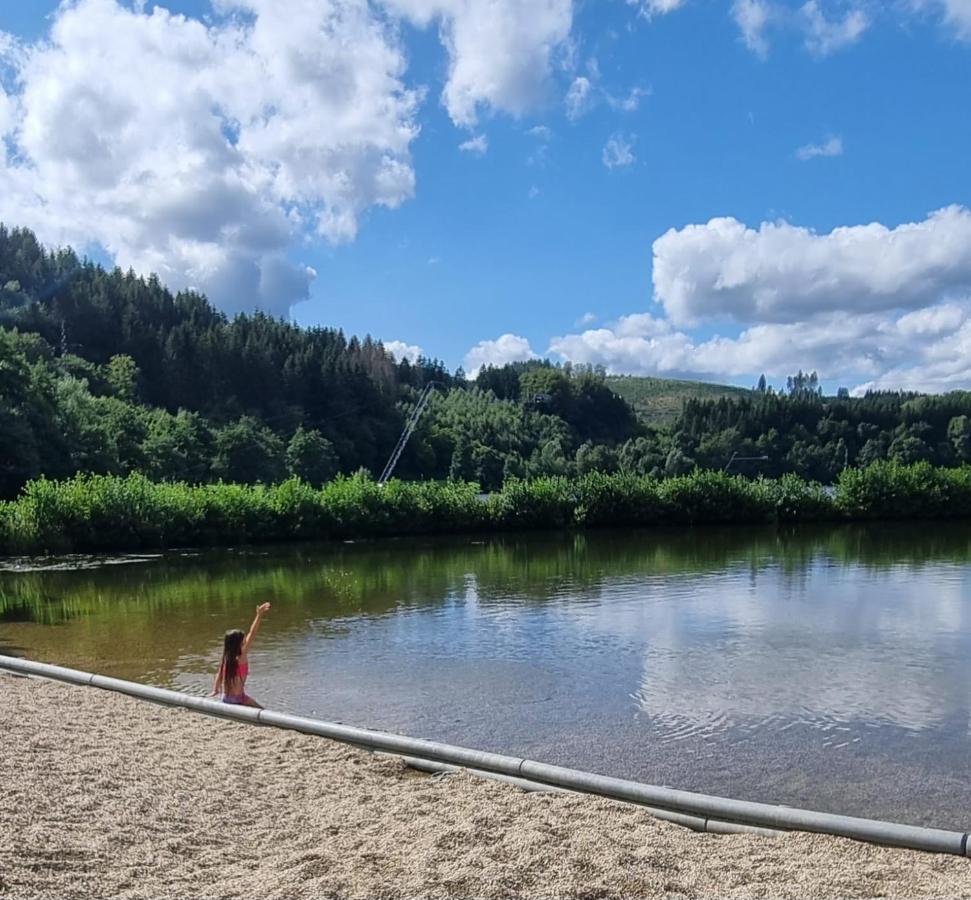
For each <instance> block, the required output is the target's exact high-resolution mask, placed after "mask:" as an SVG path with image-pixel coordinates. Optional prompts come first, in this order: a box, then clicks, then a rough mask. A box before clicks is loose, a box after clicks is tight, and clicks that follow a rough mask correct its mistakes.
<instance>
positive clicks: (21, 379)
mask: <svg viewBox="0 0 971 900" xmlns="http://www.w3.org/2000/svg"><path fill="white" fill-rule="evenodd" d="M429 383H434V385H435V395H434V396H433V398H432V400H431V402H430V404H429V408H428V411H427V412H426V414H425V416H424V417H423V418H422V420H421V422H420V423H419V426H418V428H417V430H416V432H415V434H414V436H413V437H412V439H411V441H410V442H409V444H408V447H407V448H406V450H405V453H404V454H403V456H402V457H401V460H400V462H399V464H398V468H397V469H396V472H395V474H396V475H398V476H399V477H401V478H403V479H408V480H423V479H426V480H441V479H452V480H461V481H472V482H476V483H478V484H479V485H480V486H481V487H482V488H484V489H486V490H496V489H498V488H500V487H501V486H502V485H503V483H504V482H506V481H507V480H509V479H510V478H535V477H540V476H562V477H579V476H583V475H586V474H588V473H591V472H605V473H613V472H620V473H628V474H634V475H646V476H651V477H654V478H663V477H673V476H679V475H684V474H687V473H689V472H691V471H693V470H694V469H696V468H699V469H726V468H728V469H729V470H730V471H731V472H732V473H738V474H742V475H749V476H754V475H759V474H763V475H770V476H779V475H782V474H785V473H795V474H797V475H799V476H800V477H802V478H805V479H810V480H814V481H820V482H823V483H833V482H834V481H835V479H836V478H837V476H838V475H839V473H840V472H841V471H842V470H843V469H845V468H847V467H852V466H866V465H868V464H870V463H872V462H874V461H878V460H888V461H891V462H894V463H899V464H910V463H914V462H922V461H924V462H929V463H932V464H934V465H937V466H944V467H949V466H956V465H961V464H964V463H967V462H971V393H969V392H964V391H956V392H952V393H949V394H944V395H933V396H928V395H921V394H917V393H907V392H873V393H868V394H867V395H866V396H864V397H850V396H849V394H848V392H847V391H845V390H842V389H841V390H840V391H839V392H838V393H837V396H835V397H825V396H823V394H822V391H821V390H820V387H819V380H818V377H817V375H816V373H808V374H807V373H802V372H799V373H798V374H797V375H795V376H793V377H792V378H790V379H789V382H788V384H787V386H786V389H785V390H782V391H778V392H777V391H773V390H772V389H771V388H769V387H767V385H766V383H765V379H764V378H762V379H760V381H759V384H758V385H757V386H756V387H755V389H753V390H752V391H750V392H747V393H745V394H743V395H740V396H723V397H719V398H717V399H689V400H686V401H685V402H684V405H683V408H682V411H681V413H680V415H679V416H678V417H677V418H676V420H675V421H674V422H673V423H672V424H671V425H670V426H665V427H651V426H648V425H646V424H644V423H643V422H641V421H639V420H638V418H637V415H636V413H635V412H634V410H633V408H632V407H631V406H630V405H629V404H628V403H627V402H626V401H625V400H623V399H622V398H621V397H620V396H618V395H617V394H615V393H614V392H613V391H611V389H610V388H609V387H608V385H607V383H606V381H605V373H604V371H603V370H598V369H593V368H590V367H582V366H580V367H574V366H570V365H562V366H560V365H552V364H551V363H550V362H548V361H532V362H525V363H514V364H510V365H505V366H499V367H486V368H484V369H482V370H481V371H480V372H479V373H478V374H477V376H476V378H475V379H471V380H470V379H467V378H466V377H465V374H464V373H463V372H462V371H461V370H456V371H455V372H449V371H448V369H447V368H446V367H445V365H444V364H443V363H441V362H440V361H437V360H433V359H425V358H420V359H418V360H417V361H415V362H411V361H409V360H407V359H402V360H395V359H394V358H393V357H392V356H391V354H389V353H388V352H387V351H386V350H385V348H384V347H383V345H382V344H381V343H380V341H376V340H373V339H372V338H370V337H365V338H364V339H358V338H356V337H350V338H348V337H346V336H345V335H344V334H343V333H342V332H341V331H340V330H338V329H332V328H301V327H298V326H296V325H294V324H292V323H290V322H286V321H283V320H279V319H274V318H271V317H269V316H266V315H264V314H261V313H255V314H252V315H237V316H235V317H233V318H228V317H227V316H226V315H224V314H223V313H221V312H219V311H218V310H217V309H215V308H214V307H213V306H212V305H211V304H210V303H209V302H208V301H207V300H206V298H205V297H203V296H201V295H200V294H197V293H195V292H193V291H183V292H178V293H172V292H171V291H169V290H168V289H167V288H165V287H164V286H163V285H162V284H161V283H160V282H159V280H158V279H157V278H155V277H154V276H151V277H148V278H143V277H139V276H136V275H135V274H134V273H132V272H123V271H121V270H120V269H113V270H106V269H104V268H103V267H101V266H99V265H96V264H95V263H93V262H91V261H88V260H82V259H80V258H79V257H78V256H77V254H76V253H75V252H74V251H73V250H70V249H61V250H55V251H49V250H47V249H45V248H44V247H43V246H42V245H41V244H40V243H39V242H38V241H37V239H36V237H35V236H34V235H33V234H32V233H31V232H30V231H29V230H26V229H8V228H6V227H4V226H3V225H0V497H13V496H15V495H16V494H17V493H18V492H19V491H20V490H21V489H22V487H23V486H24V484H26V483H27V482H28V481H29V480H31V479H33V478H37V477H39V476H47V477H50V478H66V477H69V476H72V475H74V474H75V473H77V472H87V473H94V474H106V475H120V476H125V475H128V474H130V473H134V472H138V473H143V474H145V475H146V476H148V477H149V478H151V479H153V480H156V481H163V482H175V481H183V482H187V483H190V484H204V483H210V482H216V481H220V480H222V481H227V482H230V481H234V482H247V483H253V482H264V483H277V482H280V481H282V480H284V479H285V478H287V477H290V476H298V477H299V478H301V479H303V480H304V481H306V482H308V483H310V484H312V485H319V484H322V483H324V482H326V481H328V480H330V479H331V478H333V477H334V476H335V475H336V474H338V473H345V474H349V473H352V472H355V471H358V470H361V469H364V470H367V471H370V472H371V473H377V472H379V471H380V470H381V468H382V467H383V465H384V463H385V461H386V459H387V458H388V455H389V454H390V452H391V450H392V448H393V446H394V444H395V442H396V440H397V438H398V435H399V434H400V433H401V429H402V427H403V425H404V422H405V420H406V417H407V415H408V413H409V411H410V410H411V408H412V407H413V405H414V403H415V402H416V400H417V398H418V395H419V394H420V392H421V391H422V390H423V389H424V388H425V386H426V385H428V384H429Z"/></svg>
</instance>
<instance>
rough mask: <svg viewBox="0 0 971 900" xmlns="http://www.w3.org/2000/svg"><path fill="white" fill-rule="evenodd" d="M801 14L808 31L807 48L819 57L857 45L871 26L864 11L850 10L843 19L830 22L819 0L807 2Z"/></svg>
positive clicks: (808, 0)
mask: <svg viewBox="0 0 971 900" xmlns="http://www.w3.org/2000/svg"><path fill="white" fill-rule="evenodd" d="M801 14H802V18H803V23H804V27H805V31H806V47H807V48H808V49H809V51H810V52H811V53H814V54H815V55H817V56H828V55H829V54H830V53H833V52H835V51H836V50H839V49H841V48H843V47H847V46H849V45H850V44H855V43H856V42H857V41H858V40H859V39H860V37H861V36H862V35H863V32H864V31H866V30H867V28H868V27H869V25H870V20H869V19H868V18H867V15H866V13H865V12H863V10H862V9H851V10H848V11H847V13H846V15H845V16H843V18H842V19H835V20H832V21H830V20H829V19H827V18H826V16H825V15H823V12H822V10H821V9H820V8H819V3H818V2H817V0H807V2H806V3H804V4H803V5H802V9H801Z"/></svg>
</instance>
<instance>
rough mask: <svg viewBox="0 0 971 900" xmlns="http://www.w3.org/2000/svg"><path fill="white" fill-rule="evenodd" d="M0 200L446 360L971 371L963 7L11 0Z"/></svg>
mask: <svg viewBox="0 0 971 900" xmlns="http://www.w3.org/2000/svg"><path fill="white" fill-rule="evenodd" d="M0 138H2V147H3V150H2V154H0V220H2V221H4V222H5V223H7V224H8V225H24V226H28V227H30V228H32V229H34V230H35V231H36V232H37V234H38V235H39V237H40V238H41V240H43V241H44V242H45V243H46V244H48V245H50V246H60V245H64V244H71V245H73V246H75V247H76V248H78V249H79V250H81V251H82V252H84V253H86V254H88V255H90V256H91V257H92V258H95V259H97V260H99V261H104V262H105V263H106V264H117V265H120V266H122V267H124V268H128V267H133V268H134V269H135V270H136V271H138V272H142V273H145V274H148V273H151V272H156V273H158V275H159V277H160V278H161V279H162V280H163V282H165V283H166V284H168V285H169V286H170V287H171V288H172V289H174V290H179V289H184V288H193V289H196V290H200V291H203V292H205V293H206V294H207V296H209V298H210V299H211V300H212V301H213V302H214V303H215V304H216V305H217V306H219V307H220V308H222V309H224V310H226V311H227V312H228V313H235V312H239V311H250V310H252V309H254V308H261V309H265V310H267V311H268V312H270V313H272V314H273V315H278V316H285V317H288V318H292V319H293V320H295V321H296V322H298V323H300V324H302V325H308V326H310V325H322V326H328V327H339V328H342V329H344V330H345V331H346V332H347V333H349V334H358V335H364V334H371V335H372V336H374V337H377V338H380V339H382V340H383V341H384V342H385V344H386V346H388V347H389V348H390V349H391V350H392V351H393V352H394V353H395V354H396V355H398V356H399V357H400V356H403V355H405V356H415V355H417V354H418V353H421V354H424V355H426V356H428V357H433V358H437V359H442V360H444V361H445V363H446V364H447V365H448V366H449V367H450V368H455V367H457V366H459V365H462V366H463V367H464V368H465V370H466V371H467V372H468V373H474V372H475V371H476V370H477V369H478V368H479V367H480V366H482V365H485V364H502V363H504V362H510V361H515V360H522V359H530V358H541V357H546V358H549V359H552V360H554V361H557V362H568V361H569V362H573V363H583V364H593V365H603V366H605V367H606V368H607V370H608V371H610V372H614V373H630V374H639V375H659V376H665V377H678V378H699V379H705V380H713V381H722V382H727V383H732V384H740V385H743V386H750V385H752V384H754V382H755V381H756V380H757V379H758V377H759V375H760V374H762V373H764V374H765V375H766V376H767V378H768V380H769V382H770V383H774V384H777V385H778V384H783V383H784V382H785V379H786V376H787V375H789V374H792V373H794V372H795V371H796V370H797V369H803V370H806V371H809V370H816V371H818V372H819V374H820V377H821V380H822V383H823V385H824V386H825V387H827V388H828V389H830V390H833V389H835V388H836V387H843V386H845V387H848V388H850V389H851V390H853V391H854V392H857V393H860V392H863V391H866V390H868V389H873V388H907V389H916V390H927V391H942V390H950V389H955V388H971V165H969V162H971V0H884V2H876V0H803V2H799V0H796V2H790V0H586V2H580V0H370V2H367V0H211V2H210V0H170V2H168V3H153V2H149V0H144V2H123V0H70V2H64V3H60V4H58V3H54V2H49V0H34V2H31V3H23V2H21V0H0Z"/></svg>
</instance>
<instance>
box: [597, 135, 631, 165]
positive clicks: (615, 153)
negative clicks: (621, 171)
mask: <svg viewBox="0 0 971 900" xmlns="http://www.w3.org/2000/svg"><path fill="white" fill-rule="evenodd" d="M601 158H602V159H603V164H604V165H605V166H606V167H607V168H608V169H617V168H623V167H625V166H629V165H631V164H632V163H634V161H635V157H634V137H633V135H631V136H630V137H629V138H626V137H624V136H623V135H622V134H615V135H613V136H612V137H611V138H610V139H609V140H608V141H607V143H606V145H604V148H603V153H602V154H601Z"/></svg>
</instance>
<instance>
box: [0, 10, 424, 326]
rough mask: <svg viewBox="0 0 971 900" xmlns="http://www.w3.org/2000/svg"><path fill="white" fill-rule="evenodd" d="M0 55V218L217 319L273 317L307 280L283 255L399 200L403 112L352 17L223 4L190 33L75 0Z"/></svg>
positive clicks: (351, 229) (397, 66)
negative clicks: (1, 145) (154, 277)
mask: <svg viewBox="0 0 971 900" xmlns="http://www.w3.org/2000/svg"><path fill="white" fill-rule="evenodd" d="M0 52H2V53H3V59H4V62H5V64H6V65H7V66H8V67H11V68H13V69H14V71H15V79H14V80H13V82H12V83H14V84H15V85H16V94H15V95H14V96H13V97H12V98H11V97H10V96H9V95H5V97H4V101H3V103H2V104H0V116H3V117H4V121H5V124H4V125H3V126H2V127H4V129H5V130H6V132H7V142H8V145H9V144H12V145H13V146H12V147H11V148H8V149H9V151H10V152H8V153H7V154H6V155H5V158H4V159H3V160H2V161H0V193H2V195H3V196H4V216H5V217H8V218H9V219H10V221H16V222H18V223H21V224H25V225H28V226H31V227H33V228H35V229H36V230H37V231H38V233H39V235H40V236H41V238H42V239H43V240H46V241H48V242H52V243H60V242H72V243H76V244H79V245H82V246H84V245H87V244H89V243H94V244H97V245H100V246H102V247H104V248H105V249H106V250H107V251H108V252H109V253H110V254H111V255H112V256H113V257H114V258H115V261H116V262H117V263H118V264H119V265H121V266H123V267H128V266H131V267H133V268H135V269H136V270H137V271H140V272H149V271H154V272H157V273H158V274H159V275H160V277H161V278H162V279H163V281H165V282H167V283H168V284H170V285H171V286H172V287H174V288H183V287H194V288H197V289H200V290H203V291H205V292H207V293H208V294H209V295H210V296H211V298H212V299H213V300H214V302H216V303H217V304H218V305H220V306H221V307H222V308H224V309H226V310H229V311H238V310H246V309H252V308H253V307H255V306H259V307H262V308H264V309H267V310H269V311H271V312H273V313H275V314H284V313H286V312H287V310H288V308H289V306H290V305H291V304H293V303H295V302H298V301H299V300H302V299H304V298H306V297H307V294H308V285H309V283H310V281H311V279H312V278H313V276H314V274H315V273H314V272H313V270H311V269H309V268H307V267H304V266H300V265H298V264H295V263H294V262H293V261H292V260H291V258H290V252H291V250H290V248H291V244H292V243H293V241H294V239H295V237H297V236H298V235H301V234H307V233H311V234H314V233H316V234H319V235H322V236H323V237H325V238H327V239H329V240H331V241H342V240H349V239H351V238H353V237H354V235H355V233H356V231H357V227H358V221H359V218H360V216H361V214H362V213H363V212H364V211H365V210H366V209H368V208H369V207H372V206H385V207H396V206H398V205H399V204H401V203H402V202H404V201H405V200H407V199H408V198H409V197H411V196H412V194H413V191H414V171H413V169H412V165H411V159H410V154H409V147H410V144H411V142H412V140H413V139H414V138H415V136H416V135H417V131H418V129H417V125H416V123H415V116H416V111H417V105H418V101H419V96H418V95H417V94H416V93H415V92H413V91H410V90H408V89H407V88H406V87H405V85H404V83H403V81H402V76H403V73H404V69H405V59H404V56H403V53H402V51H401V49H400V47H399V46H398V44H397V41H396V38H395V36H394V34H393V33H392V32H391V31H389V28H388V26H387V25H386V24H385V23H384V22H383V21H382V20H380V19H378V18H376V16H375V14H374V12H373V10H372V9H371V7H370V6H369V5H368V4H367V2H365V0H345V2H337V0H221V2H220V3H219V4H218V6H217V7H216V9H215V15H214V17H213V18H212V19H207V20H206V21H205V22H203V21H199V20H196V19H192V18H187V17H184V16H178V15H173V14H171V13H169V12H167V11H166V10H165V9H163V8H161V7H154V8H153V9H152V10H151V12H147V13H146V12H142V11H141V10H140V8H138V7H137V8H136V9H131V8H129V7H127V6H123V5H121V4H120V3H118V2H117V0H78V2H74V3H70V4H64V5H62V6H61V7H60V8H59V9H58V11H57V12H56V13H55V15H54V18H53V22H52V26H51V30H50V34H49V36H47V37H46V38H45V39H43V40H39V41H37V42H35V43H31V44H27V45H23V46H19V47H16V48H11V46H10V44H9V42H8V43H7V45H6V47H5V48H4V47H0ZM8 83H9V82H8ZM11 117H12V120H13V121H12V123H11V121H9V120H10V119H11Z"/></svg>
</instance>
